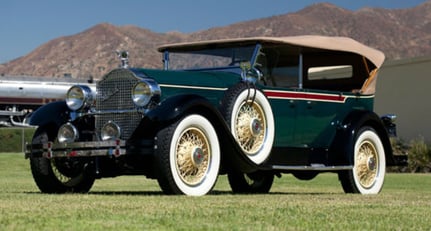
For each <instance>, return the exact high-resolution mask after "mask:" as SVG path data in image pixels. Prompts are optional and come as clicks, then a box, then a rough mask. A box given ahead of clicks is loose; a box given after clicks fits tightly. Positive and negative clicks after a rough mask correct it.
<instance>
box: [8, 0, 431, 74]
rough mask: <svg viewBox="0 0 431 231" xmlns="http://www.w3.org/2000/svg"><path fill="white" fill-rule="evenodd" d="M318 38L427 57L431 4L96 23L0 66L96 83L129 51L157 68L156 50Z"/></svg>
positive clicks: (394, 55) (135, 61)
mask: <svg viewBox="0 0 431 231" xmlns="http://www.w3.org/2000/svg"><path fill="white" fill-rule="evenodd" d="M304 34H319V35H331V36H348V37H352V38H354V39H356V40H358V41H361V42H363V43H365V44H367V45H370V46H372V47H375V48H378V49H380V50H382V51H384V52H385V54H386V56H387V57H388V58H389V59H398V58H407V57H416V56H424V55H429V54H431V0H429V1H428V2H426V3H424V4H421V5H418V6H416V7H414V8H409V9H396V10H388V9H380V8H363V9H360V10H358V11H350V10H346V9H343V8H340V7H337V6H335V5H331V4H328V3H321V4H315V5H312V6H309V7H307V8H304V9H302V10H300V11H298V12H295V13H290V14H284V15H278V16H273V17H269V18H263V19H257V20H252V21H246V22H240V23H236V24H232V25H229V26H226V27H217V28H211V29H208V30H204V31H198V32H195V33H191V34H182V33H178V32H175V33H164V34H160V33H154V32H152V31H149V30H146V29H143V28H139V27H136V26H114V25H110V24H99V25H96V26H94V27H92V28H89V29H87V30H85V31H83V32H81V33H78V34H75V35H71V36H65V37H60V38H57V39H54V40H51V41H49V42H47V43H46V44H44V45H42V46H40V47H38V48H36V49H35V50H34V51H32V52H31V53H29V54H28V55H26V56H23V57H21V58H18V59H16V60H13V61H10V62H8V63H5V64H1V65H0V74H2V75H31V76H46V77H54V76H56V77H57V76H63V75H64V74H65V73H70V74H72V76H73V77H78V78H88V77H89V76H93V77H95V78H98V77H100V76H101V75H103V74H104V73H105V72H106V71H107V70H109V69H111V68H114V67H116V66H118V64H119V62H118V60H117V59H116V57H115V55H114V51H115V50H121V49H126V50H129V52H130V58H131V65H132V66H139V67H150V68H154V67H157V68H160V67H161V55H160V54H159V53H158V52H157V51H156V48H157V46H159V45H162V44H166V43H174V42H181V41H195V40H204V39H215V38H233V37H250V36H290V35H304Z"/></svg>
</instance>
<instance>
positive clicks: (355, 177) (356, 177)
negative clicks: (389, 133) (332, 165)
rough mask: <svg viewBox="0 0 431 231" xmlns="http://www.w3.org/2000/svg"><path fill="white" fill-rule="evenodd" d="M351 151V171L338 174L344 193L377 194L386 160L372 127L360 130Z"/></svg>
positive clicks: (383, 178) (380, 187)
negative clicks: (352, 151)
mask: <svg viewBox="0 0 431 231" xmlns="http://www.w3.org/2000/svg"><path fill="white" fill-rule="evenodd" d="M353 150H354V153H353V162H354V165H353V169H352V170H348V171H340V172H339V173H338V178H339V180H340V182H341V185H342V186H343V189H344V192H346V193H360V194H377V193H379V192H380V191H381V190H382V187H383V183H384V180H385V171H386V158H385V149H384V147H383V144H382V141H381V140H380V137H379V135H378V133H377V132H376V131H375V130H374V129H373V128H372V127H368V126H365V127H363V128H361V129H360V130H359V131H358V135H357V137H356V141H355V145H354V149H353Z"/></svg>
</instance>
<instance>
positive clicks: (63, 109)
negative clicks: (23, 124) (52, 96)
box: [29, 101, 70, 127]
mask: <svg viewBox="0 0 431 231" xmlns="http://www.w3.org/2000/svg"><path fill="white" fill-rule="evenodd" d="M69 113H70V110H69V108H68V107H67V105H66V102H65V101H56V102H52V103H48V104H45V105H44V106H42V107H40V108H38V109H37V110H36V111H35V112H33V114H32V116H31V117H30V120H29V124H30V125H33V126H45V125H48V124H56V125H57V127H59V126H61V125H62V124H63V123H64V122H65V121H67V120H68V118H69Z"/></svg>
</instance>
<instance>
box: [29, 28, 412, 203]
mask: <svg viewBox="0 0 431 231" xmlns="http://www.w3.org/2000/svg"><path fill="white" fill-rule="evenodd" d="M158 50H159V51H160V52H161V55H162V57H163V67H164V68H163V70H155V69H144V68H130V67H128V53H127V52H120V55H119V56H120V58H121V59H122V63H123V66H122V67H121V68H118V69H115V70H112V71H110V72H109V73H107V74H106V75H105V76H103V78H102V79H100V80H99V81H97V82H96V91H94V90H92V89H91V88H90V87H88V86H85V85H76V86H73V87H71V88H70V89H69V91H68V93H67V97H66V99H65V100H64V101H57V102H53V103H50V104H47V105H45V106H43V107H41V108H39V109H38V110H37V111H36V112H34V114H33V116H32V117H31V120H30V124H31V125H36V126H38V128H37V130H36V132H35V134H34V137H33V140H32V142H31V144H28V145H27V151H26V157H27V158H29V159H30V165H31V171H32V174H33V178H34V180H35V182H36V184H37V186H38V187H39V189H40V190H41V191H42V192H44V193H66V192H88V191H89V190H90V188H91V187H92V185H93V183H94V181H95V179H99V178H104V177H115V176H120V175H144V176H146V177H148V178H151V179H157V181H158V183H159V185H160V187H161V189H162V191H163V192H164V193H166V194H185V195H193V196H199V195H205V194H207V193H209V192H210V191H211V190H212V188H213V187H214V185H215V183H216V181H217V178H218V176H219V175H220V174H227V177H228V181H229V184H230V186H231V188H232V191H233V192H234V193H267V192H269V191H270V188H271V186H272V184H273V179H274V176H281V174H288V173H290V174H293V175H294V176H295V177H296V178H298V179H301V180H310V179H313V178H314V177H315V176H316V175H317V174H319V173H323V172H334V173H337V174H338V177H339V180H340V182H341V185H342V188H343V189H344V191H345V192H346V193H360V194H377V193H379V192H380V191H381V189H382V187H383V183H384V179H385V170H386V166H392V165H400V164H402V163H403V162H405V159H403V158H399V157H398V156H397V155H394V154H393V151H392V148H391V143H390V136H391V135H395V133H396V126H395V124H394V119H395V116H394V115H386V116H383V117H380V116H378V115H377V114H376V113H375V112H373V103H374V93H375V89H376V80H377V73H378V70H379V68H380V66H381V65H382V64H383V62H384V54H383V53H382V52H380V51H378V50H375V49H373V48H370V47H368V46H365V45H363V44H361V43H359V42H357V41H354V40H352V39H350V38H344V37H323V36H296V37H254V38H243V39H226V40H213V41H201V42H192V43H179V44H172V45H166V46H162V47H160V48H159V49H158Z"/></svg>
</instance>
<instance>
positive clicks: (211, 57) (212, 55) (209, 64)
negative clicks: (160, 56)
mask: <svg viewBox="0 0 431 231" xmlns="http://www.w3.org/2000/svg"><path fill="white" fill-rule="evenodd" d="M255 47H256V46H245V47H227V48H215V49H204V50H197V51H187V52H169V53H168V55H169V56H168V57H165V60H164V61H165V62H166V61H167V60H166V58H168V60H169V69H170V70H184V69H206V68H220V67H230V66H239V64H240V62H243V61H249V62H250V61H251V60H252V57H253V54H254V50H255Z"/></svg>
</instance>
